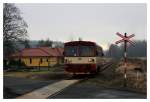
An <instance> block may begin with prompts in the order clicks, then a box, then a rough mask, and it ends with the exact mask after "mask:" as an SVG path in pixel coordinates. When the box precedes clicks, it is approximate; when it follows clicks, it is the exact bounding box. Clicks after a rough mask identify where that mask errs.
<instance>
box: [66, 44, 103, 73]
mask: <svg viewBox="0 0 150 102" xmlns="http://www.w3.org/2000/svg"><path fill="white" fill-rule="evenodd" d="M64 49H65V50H64V60H65V71H66V72H68V73H70V74H89V73H90V74H92V73H97V72H98V71H99V70H100V67H101V65H102V64H103V63H104V60H103V55H104V54H103V50H102V47H100V46H98V45H97V44H96V43H95V42H91V41H71V42H66V43H65V47H64Z"/></svg>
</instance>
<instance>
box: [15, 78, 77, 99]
mask: <svg viewBox="0 0 150 102" xmlns="http://www.w3.org/2000/svg"><path fill="white" fill-rule="evenodd" d="M79 81H80V80H62V81H59V82H56V83H53V84H50V85H48V86H45V87H43V88H40V89H37V90H35V91H32V92H30V93H27V94H25V95H22V96H19V97H17V99H45V98H47V97H49V96H51V95H53V94H55V93H57V92H60V91H61V90H63V89H64V88H66V87H68V86H70V85H72V84H75V83H77V82H79Z"/></svg>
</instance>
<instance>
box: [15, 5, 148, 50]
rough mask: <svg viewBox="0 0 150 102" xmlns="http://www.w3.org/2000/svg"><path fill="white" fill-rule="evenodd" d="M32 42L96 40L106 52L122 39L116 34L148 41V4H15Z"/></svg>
mask: <svg viewBox="0 0 150 102" xmlns="http://www.w3.org/2000/svg"><path fill="white" fill-rule="evenodd" d="M16 6H17V7H18V8H19V9H20V10H21V12H22V14H21V16H22V17H23V18H24V20H25V21H26V22H27V24H28V36H29V39H30V40H41V39H43V40H45V39H47V38H49V39H51V40H54V41H62V42H67V41H71V40H78V39H79V37H80V38H82V40H86V41H93V42H96V43H97V44H98V45H101V46H102V47H103V49H104V50H106V49H107V48H108V46H109V45H110V44H111V43H113V44H114V43H115V41H117V40H119V39H121V38H119V37H118V36H117V35H116V32H120V33H121V34H124V33H125V32H126V33H127V34H129V35H130V34H135V37H134V38H133V39H132V40H146V39H147V34H146V33H147V32H146V31H147V18H146V17H147V14H146V12H147V11H146V10H147V8H146V4H143V3H141V4H140V3H136V4H119V3H118V4H102V3H100V4H44V3H43V4H29V3H26V4H19V3H18V4H16Z"/></svg>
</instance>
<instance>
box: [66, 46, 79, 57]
mask: <svg viewBox="0 0 150 102" xmlns="http://www.w3.org/2000/svg"><path fill="white" fill-rule="evenodd" d="M65 56H77V46H66V47H65Z"/></svg>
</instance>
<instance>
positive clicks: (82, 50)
mask: <svg viewBox="0 0 150 102" xmlns="http://www.w3.org/2000/svg"><path fill="white" fill-rule="evenodd" d="M94 48H95V47H94V46H79V56H94V55H95V49H94Z"/></svg>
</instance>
